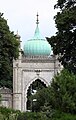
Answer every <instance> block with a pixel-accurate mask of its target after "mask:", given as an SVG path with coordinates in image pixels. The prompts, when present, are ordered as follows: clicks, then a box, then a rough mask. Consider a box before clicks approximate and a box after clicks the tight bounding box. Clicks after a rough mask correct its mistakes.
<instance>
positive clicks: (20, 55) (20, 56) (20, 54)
mask: <svg viewBox="0 0 76 120" xmlns="http://www.w3.org/2000/svg"><path fill="white" fill-rule="evenodd" d="M20 38H21V36H20V35H19V34H18V31H17V34H16V39H17V40H18V41H19V58H18V59H19V60H21V58H22V49H21V42H22V41H21V40H20Z"/></svg>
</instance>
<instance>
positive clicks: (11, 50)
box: [0, 13, 19, 88]
mask: <svg viewBox="0 0 76 120" xmlns="http://www.w3.org/2000/svg"><path fill="white" fill-rule="evenodd" d="M18 46H19V42H18V41H17V40H16V37H15V35H14V33H13V32H11V31H10V29H9V26H8V25H7V21H6V20H5V19H4V17H3V13H0V87H1V86H6V87H9V88H12V71H13V67H12V64H13V58H14V59H16V58H17V57H18V54H19V53H18Z"/></svg>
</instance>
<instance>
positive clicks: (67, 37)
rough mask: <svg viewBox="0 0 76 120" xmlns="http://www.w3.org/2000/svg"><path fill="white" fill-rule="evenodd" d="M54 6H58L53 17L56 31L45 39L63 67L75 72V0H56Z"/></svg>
mask: <svg viewBox="0 0 76 120" xmlns="http://www.w3.org/2000/svg"><path fill="white" fill-rule="evenodd" d="M55 8H60V12H58V13H57V15H56V16H55V17H54V19H55V23H56V28H57V30H58V31H57V33H56V36H52V37H51V38H47V40H48V41H49V43H50V44H51V45H52V47H53V52H54V54H55V55H58V56H59V60H60V62H61V63H62V65H63V66H64V68H67V69H68V70H69V71H72V72H73V73H76V0H58V1H57V4H56V5H55Z"/></svg>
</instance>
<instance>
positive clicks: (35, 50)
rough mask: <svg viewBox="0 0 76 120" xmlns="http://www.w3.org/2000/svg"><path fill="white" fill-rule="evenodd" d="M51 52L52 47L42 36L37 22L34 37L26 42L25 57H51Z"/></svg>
mask: <svg viewBox="0 0 76 120" xmlns="http://www.w3.org/2000/svg"><path fill="white" fill-rule="evenodd" d="M51 52H52V50H51V45H50V44H49V43H48V41H47V40H46V39H45V38H43V37H42V36H41V34H40V31H39V27H38V21H37V27H36V30H35V34H34V37H33V38H32V39H30V40H27V41H26V42H25V45H24V54H25V56H49V55H50V54H51Z"/></svg>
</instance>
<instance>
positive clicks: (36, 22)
mask: <svg viewBox="0 0 76 120" xmlns="http://www.w3.org/2000/svg"><path fill="white" fill-rule="evenodd" d="M36 16H37V22H36V24H37V25H38V24H39V19H38V17H39V15H38V12H37V15H36Z"/></svg>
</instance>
